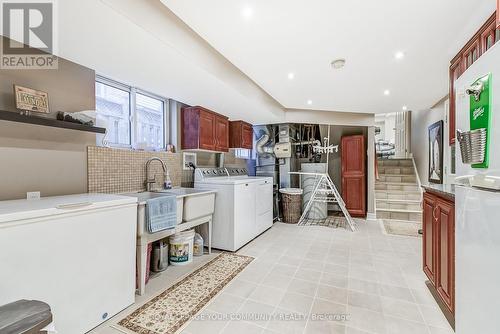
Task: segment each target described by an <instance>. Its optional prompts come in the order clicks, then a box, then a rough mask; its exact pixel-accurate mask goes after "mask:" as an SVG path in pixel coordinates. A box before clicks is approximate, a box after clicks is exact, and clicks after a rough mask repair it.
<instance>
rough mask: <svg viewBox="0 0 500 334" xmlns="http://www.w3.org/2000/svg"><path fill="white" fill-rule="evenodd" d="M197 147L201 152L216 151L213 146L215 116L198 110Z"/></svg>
mask: <svg viewBox="0 0 500 334" xmlns="http://www.w3.org/2000/svg"><path fill="white" fill-rule="evenodd" d="M199 112H200V122H199V127H200V129H199V136H200V137H199V147H200V149H203V150H211V151H213V150H216V147H215V146H216V145H215V126H216V125H215V118H216V115H215V114H213V113H211V112H207V111H205V110H200V111H199Z"/></svg>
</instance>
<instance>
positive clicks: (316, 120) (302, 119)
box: [285, 109, 375, 126]
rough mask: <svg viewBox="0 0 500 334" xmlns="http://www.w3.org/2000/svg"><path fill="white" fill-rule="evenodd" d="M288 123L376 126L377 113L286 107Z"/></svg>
mask: <svg viewBox="0 0 500 334" xmlns="http://www.w3.org/2000/svg"><path fill="white" fill-rule="evenodd" d="M285 119H286V123H312V124H330V125H351V126H374V125H375V114H364V113H352V112H338V111H323V110H301V109H286V113H285Z"/></svg>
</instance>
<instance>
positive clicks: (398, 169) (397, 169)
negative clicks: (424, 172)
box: [378, 167, 415, 175]
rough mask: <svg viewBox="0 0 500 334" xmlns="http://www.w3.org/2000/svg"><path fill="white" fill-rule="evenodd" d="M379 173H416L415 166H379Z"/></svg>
mask: <svg viewBox="0 0 500 334" xmlns="http://www.w3.org/2000/svg"><path fill="white" fill-rule="evenodd" d="M378 172H379V174H381V175H383V174H398V175H415V172H414V169H413V167H379V169H378Z"/></svg>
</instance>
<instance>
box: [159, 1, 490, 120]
mask: <svg viewBox="0 0 500 334" xmlns="http://www.w3.org/2000/svg"><path fill="white" fill-rule="evenodd" d="M162 2H163V3H164V4H165V5H166V6H167V7H168V8H169V9H170V10H172V11H173V12H174V13H175V14H176V15H177V16H178V17H179V18H180V19H182V20H183V21H184V22H185V23H186V24H187V25H189V26H190V27H191V28H192V29H193V30H194V31H195V32H197V33H198V34H199V35H200V36H201V37H202V38H204V39H205V40H206V41H207V42H208V43H210V44H211V45H212V46H213V47H214V48H215V49H217V50H218V51H219V52H220V53H221V54H222V55H223V56H225V57H226V58H227V59H228V60H229V61H231V62H232V63H233V64H234V65H236V66H237V67H238V68H239V69H240V70H241V71H243V72H244V73H245V74H247V75H248V76H249V77H250V78H251V79H252V80H254V81H255V82H256V83H257V84H258V85H260V86H261V87H262V88H263V89H264V90H265V91H267V92H268V93H269V94H270V95H271V96H273V97H274V98H275V99H276V100H277V101H278V102H280V103H281V104H282V105H283V106H284V107H286V108H298V109H315V110H334V111H348V112H366V113H384V112H394V111H399V110H401V108H402V106H403V105H406V106H408V108H409V109H412V110H421V109H427V108H429V107H430V106H432V105H433V104H434V103H435V102H437V101H438V100H439V99H440V98H442V97H443V96H445V95H446V94H447V90H448V70H447V69H448V66H449V61H450V59H451V58H452V57H453V56H454V53H456V52H457V48H458V44H457V41H460V42H461V40H464V37H463V36H462V35H463V33H464V27H465V26H467V25H470V21H471V20H472V19H473V17H474V15H475V14H474V13H475V12H476V9H477V8H478V7H482V13H484V12H485V7H487V10H486V11H489V10H490V8H493V7H494V3H495V0H481V1H477V0H476V1H470V0H383V1H367V0H349V1H345V0H344V1H340V0H308V1H305V0H302V1H298V0H260V1H258V0H212V1H206V0H162ZM490 2H491V4H490ZM245 8H250V9H251V11H252V12H253V15H252V16H251V18H245V17H244V16H243V15H242V11H244V10H245ZM490 13H492V12H490ZM476 16H477V15H476ZM481 16H485V15H484V14H481ZM482 19H483V17H480V18H477V17H476V19H475V20H476V21H479V23H478V24H476V23H474V24H472V28H471V29H478V28H479V26H480V25H481V24H480V22H482V21H481V20H482ZM397 51H402V52H404V53H405V57H404V59H402V60H396V59H395V57H394V54H395V53H396V52H397ZM336 58H346V60H347V64H346V66H345V68H343V69H341V70H333V69H332V68H331V66H330V62H331V61H332V60H333V59H336ZM290 72H293V73H294V74H295V78H294V79H293V80H289V79H288V73H290ZM386 89H388V90H390V95H389V96H385V95H384V94H383V92H384V90H386ZM308 100H312V104H311V105H308V104H307V101H308Z"/></svg>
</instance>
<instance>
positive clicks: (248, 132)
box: [241, 123, 253, 149]
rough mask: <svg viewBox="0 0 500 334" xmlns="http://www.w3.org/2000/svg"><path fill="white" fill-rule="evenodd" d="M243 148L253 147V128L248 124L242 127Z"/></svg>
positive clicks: (243, 124)
mask: <svg viewBox="0 0 500 334" xmlns="http://www.w3.org/2000/svg"><path fill="white" fill-rule="evenodd" d="M241 147H242V148H248V149H252V147H253V127H252V125H250V124H247V123H242V126H241Z"/></svg>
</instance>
